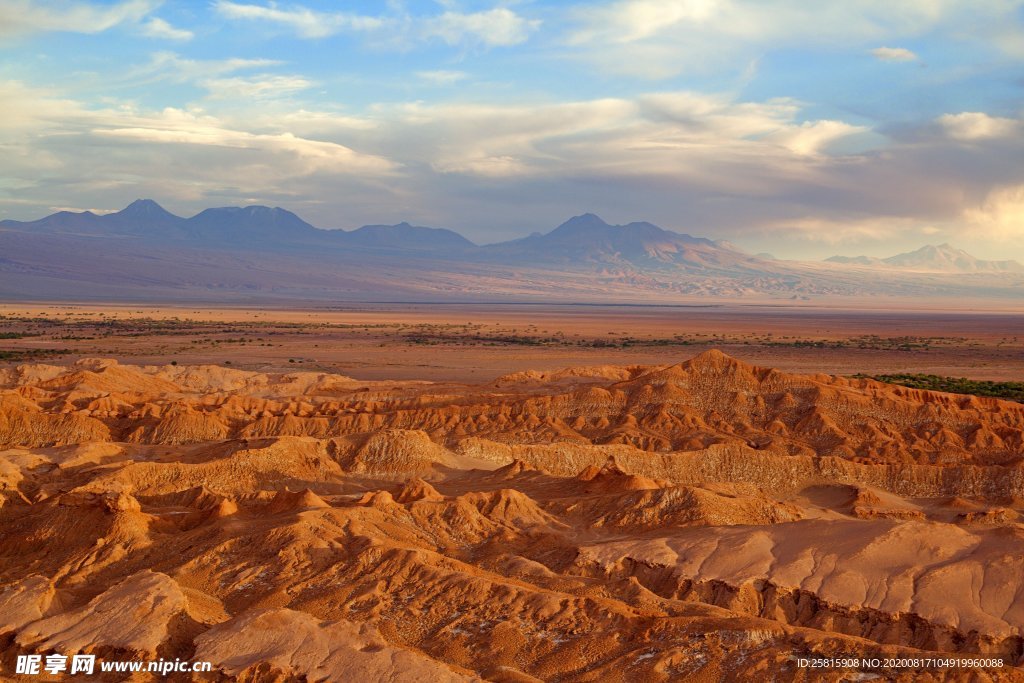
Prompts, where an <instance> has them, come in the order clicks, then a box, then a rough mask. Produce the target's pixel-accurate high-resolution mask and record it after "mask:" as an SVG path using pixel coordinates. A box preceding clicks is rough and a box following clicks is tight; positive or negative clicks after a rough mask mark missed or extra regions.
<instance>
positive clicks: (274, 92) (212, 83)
mask: <svg viewBox="0 0 1024 683" xmlns="http://www.w3.org/2000/svg"><path fill="white" fill-rule="evenodd" d="M200 85H202V86H203V87H204V88H206V89H207V90H209V91H210V97H212V98H214V99H239V98H241V99H261V98H269V97H280V96H282V95H289V94H292V93H296V92H299V91H301V90H305V89H307V88H310V87H312V86H313V83H312V81H309V80H306V79H305V78H303V77H301V76H275V75H272V74H260V75H257V76H253V77H252V78H242V77H238V76H236V77H233V78H209V79H206V80H203V81H200Z"/></svg>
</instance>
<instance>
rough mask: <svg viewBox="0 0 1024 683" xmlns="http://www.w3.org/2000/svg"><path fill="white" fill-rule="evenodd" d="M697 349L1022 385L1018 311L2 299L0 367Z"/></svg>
mask: <svg viewBox="0 0 1024 683" xmlns="http://www.w3.org/2000/svg"><path fill="white" fill-rule="evenodd" d="M708 348H717V349H720V350H722V351H724V352H726V353H728V354H730V355H732V356H735V357H736V358H739V359H741V360H744V361H746V362H750V363H754V364H758V365H764V366H769V367H775V368H779V369H784V370H788V371H793V372H802V373H827V374H837V375H853V374H857V373H863V374H867V375H878V374H891V373H899V372H911V373H926V374H934V375H942V376H952V377H969V378H971V379H977V380H991V381H1024V311H1020V310H991V311H986V310H980V311H978V310H971V307H970V306H969V305H968V304H964V305H962V306H960V307H954V308H952V309H951V310H942V309H917V310H914V309H905V310H873V309H871V308H870V307H867V306H866V305H865V306H862V307H860V308H853V307H847V308H833V307H828V306H822V307H810V306H790V305H785V304H780V305H770V306H769V305H748V306H743V305H738V304H724V305H700V304H690V305H680V306H595V305H540V304H536V305H535V304H345V305H338V306H334V307H324V306H319V307H310V308H280V309H274V308H260V307H252V308H240V307H233V308H220V307H213V308H211V307H207V308H202V307H196V306H145V305H139V304H122V305H79V304H61V303H43V304H0V353H2V352H4V351H6V352H7V354H8V355H7V360H8V362H12V361H32V360H34V359H45V360H46V361H47V362H56V363H66V362H72V361H74V360H75V359H77V358H83V357H105V358H116V359H120V360H124V361H125V362H130V363H134V364H165V363H170V362H172V361H177V362H179V363H182V364H197V363H212V364H224V363H225V362H227V363H229V364H230V365H231V366H232V367H235V368H241V369H246V370H256V371H285V370H309V371H319V372H333V373H339V374H345V375H349V376H351V377H355V378H357V379H367V380H375V379H403V380H417V379H419V380H429V381H443V382H481V381H486V380H488V379H493V378H495V377H498V376H500V375H503V374H508V373H510V372H517V371H522V370H541V371H543V370H553V369H558V368H563V367H567V366H578V365H631V364H637V365H660V364H666V363H671V362H673V361H675V360H681V359H684V358H688V357H690V356H692V355H694V354H696V353H699V352H700V351H701V350H704V349H708Z"/></svg>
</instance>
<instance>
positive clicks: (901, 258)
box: [825, 244, 1024, 273]
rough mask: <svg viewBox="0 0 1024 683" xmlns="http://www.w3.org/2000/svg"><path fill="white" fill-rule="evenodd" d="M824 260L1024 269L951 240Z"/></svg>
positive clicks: (941, 268)
mask: <svg viewBox="0 0 1024 683" xmlns="http://www.w3.org/2000/svg"><path fill="white" fill-rule="evenodd" d="M825 260H826V261H829V262H831V263H842V264H847V265H860V266H871V267H876V268H901V269H904V270H921V271H927V272H940V273H1024V265H1021V264H1020V263H1018V262H1017V261H984V260H982V259H979V258H975V257H974V256H971V255H970V254H968V253H967V252H966V251H964V250H963V249H957V248H956V247H954V246H953V245H951V244H939V245H934V244H926V245H925V246H923V247H921V248H920V249H915V250H914V251H908V252H905V253H903V254H896V255H895V256H890V257H889V258H874V257H871V256H831V257H829V258H827V259H825Z"/></svg>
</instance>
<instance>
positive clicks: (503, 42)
mask: <svg viewBox="0 0 1024 683" xmlns="http://www.w3.org/2000/svg"><path fill="white" fill-rule="evenodd" d="M538 26H540V21H539V20H536V19H524V18H523V17H521V16H519V15H518V14H516V13H515V12H513V11H512V10H510V9H508V8H506V7H495V8H493V9H489V10H485V11H482V12H473V13H468V14H467V13H462V12H444V13H443V14H440V15H438V16H436V17H431V18H428V19H425V20H423V29H422V33H423V35H424V37H426V38H439V39H441V40H443V41H444V42H445V43H447V44H448V45H461V44H463V43H480V44H482V45H485V46H486V47H507V46H510V45H518V44H519V43H523V42H525V41H526V40H527V39H528V38H529V36H530V33H532V32H533V31H534V30H536V29H537V27H538Z"/></svg>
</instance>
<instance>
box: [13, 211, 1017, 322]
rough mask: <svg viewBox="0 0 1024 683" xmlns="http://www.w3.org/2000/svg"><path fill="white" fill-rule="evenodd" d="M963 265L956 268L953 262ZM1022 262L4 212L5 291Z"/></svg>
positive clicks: (142, 215)
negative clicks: (814, 257)
mask: <svg viewBox="0 0 1024 683" xmlns="http://www.w3.org/2000/svg"><path fill="white" fill-rule="evenodd" d="M954 275H956V276H957V277H952V276H954ZM1022 292H1024V266H1021V265H1020V264H1019V263H1016V262H1015V261H984V260H980V259H976V258H974V257H973V256H971V255H970V254H967V253H966V252H964V251H961V250H959V249H956V248H954V247H951V246H950V245H948V244H943V245H939V246H925V247H922V248H921V249H919V250H917V251H914V252H909V253H907V254H899V255H896V256H893V257H890V258H886V259H876V258H871V257H864V256H861V257H852V258H851V257H842V256H835V257H832V258H830V259H827V260H826V261H824V262H800V261H785V260H778V259H773V258H771V257H769V256H768V255H766V254H762V255H756V256H755V255H750V254H747V253H746V252H744V251H742V250H741V249H739V248H737V247H736V246H734V245H732V244H730V243H728V242H725V241H720V240H712V239H708V238H705V237H694V236H691V235H687V234H684V233H678V232H674V231H671V230H665V229H663V228H660V227H658V226H656V225H653V224H651V223H647V222H634V223H628V224H626V225H609V224H608V223H606V222H605V221H603V220H602V219H601V218H599V217H598V216H595V215H593V214H589V213H588V214H583V215H580V216H576V217H573V218H571V219H569V220H568V221H566V222H564V223H562V224H561V225H559V226H558V227H556V228H555V229H554V230H552V231H550V232H548V233H544V234H542V233H534V234H532V235H530V236H528V237H524V238H521V239H516V240H511V241H507V242H501V243H497V244H487V245H477V244H474V243H473V242H472V241H470V240H468V239H466V238H465V237H463V236H462V235H460V234H458V233H457V232H454V231H452V230H446V229H441V228H430V227H423V226H415V225H410V224H408V223H399V224H397V225H366V226H363V227H361V228H358V229H356V230H351V231H345V230H327V229H321V228H317V227H314V226H313V225H310V224H309V223H307V222H306V221H304V220H302V219H301V218H300V217H299V216H297V215H295V214H294V213H292V212H290V211H287V210H285V209H282V208H277V207H275V208H271V207H266V206H246V207H221V208H210V209H206V210H204V211H201V212H200V213H198V214H196V215H195V216H192V217H190V218H183V217H180V216H176V215H174V214H172V213H170V212H168V211H166V210H165V209H164V208H163V207H161V206H160V205H159V204H158V203H157V202H155V201H153V200H151V199H140V200H137V201H135V202H132V204H130V205H129V206H127V207H126V208H125V209H123V210H121V211H118V212H116V213H110V214H96V213H92V212H88V211H86V212H81V213H76V212H68V211H61V212H58V213H55V214H52V215H50V216H47V217H45V218H42V219H39V220H36V221H26V222H22V221H13V220H5V221H0V296H2V297H4V298H7V299H12V300H18V299H26V298H33V299H40V298H57V299H79V298H111V299H125V300H148V299H153V300H168V299H188V300H221V299H227V300H261V299H278V298H286V299H295V298H299V299H314V300H323V299H338V300H355V299H358V300H368V299H369V300H391V299H394V298H395V297H400V298H402V299H403V300H406V299H416V300H433V299H446V300H449V299H450V300H503V299H509V298H513V299H516V300H534V299H538V300H545V301H548V300H552V299H553V298H555V299H560V300H573V301H637V302H640V301H650V300H651V299H652V298H653V299H656V300H659V301H672V300H677V299H679V298H681V297H683V298H688V297H700V298H707V297H728V298H733V299H744V300H750V299H768V300H775V299H807V298H818V297H830V296H886V295H888V296H908V297H913V296H939V297H943V296H945V297H957V296H974V297H982V298H998V299H1004V298H1007V297H1011V298H1012V297H1019V296H1020V294H1021V293H1022Z"/></svg>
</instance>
